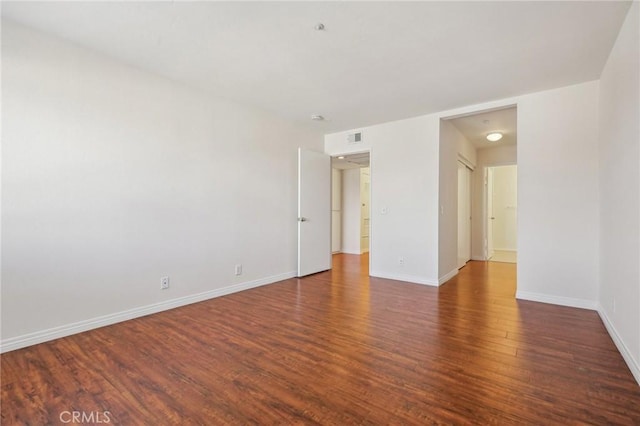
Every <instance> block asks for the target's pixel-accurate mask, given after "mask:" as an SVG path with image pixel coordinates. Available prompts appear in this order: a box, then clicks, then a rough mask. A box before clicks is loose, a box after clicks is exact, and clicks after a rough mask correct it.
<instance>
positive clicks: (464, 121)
mask: <svg viewBox="0 0 640 426" xmlns="http://www.w3.org/2000/svg"><path fill="white" fill-rule="evenodd" d="M450 122H451V123H452V124H453V125H454V126H456V128H457V129H458V130H460V133H462V134H463V135H464V136H465V137H466V138H467V140H468V141H469V142H471V143H472V144H473V145H474V146H475V147H476V149H483V148H491V147H495V146H502V145H515V144H516V142H517V140H518V134H517V122H518V120H517V109H516V107H511V108H504V109H499V110H493V111H488V112H482V113H479V114H472V115H466V116H464V117H458V118H454V119H451V120H450ZM492 132H500V133H502V135H503V136H502V139H500V140H499V141H497V142H489V141H488V140H487V134H489V133H492Z"/></svg>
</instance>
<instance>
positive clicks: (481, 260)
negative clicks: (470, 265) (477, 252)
mask: <svg viewBox="0 0 640 426" xmlns="http://www.w3.org/2000/svg"><path fill="white" fill-rule="evenodd" d="M471 260H479V261H480V262H484V261H486V260H487V259H486V258H485V257H484V256H471Z"/></svg>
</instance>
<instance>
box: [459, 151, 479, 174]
mask: <svg viewBox="0 0 640 426" xmlns="http://www.w3.org/2000/svg"><path fill="white" fill-rule="evenodd" d="M458 161H459V162H460V163H462V165H463V166H465V167H466V168H468V169H469V170H471V171H473V170H474V169H475V168H476V166H475V165H474V164H473V163H472V162H471V161H470V160H469V159H468V158H467V157H465V156H464V155H462V154H460V153H458Z"/></svg>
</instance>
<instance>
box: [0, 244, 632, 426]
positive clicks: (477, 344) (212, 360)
mask: <svg viewBox="0 0 640 426" xmlns="http://www.w3.org/2000/svg"><path fill="white" fill-rule="evenodd" d="M366 262H367V258H366V256H362V257H361V256H354V255H336V256H334V269H333V270H332V271H328V272H325V273H321V274H317V275H314V276H311V277H307V278H304V279H290V280H286V281H282V282H279V283H276V284H272V285H269V286H264V287H260V288H257V289H253V290H248V291H244V292H241V293H236V294H233V295H229V296H226V297H221V298H217V299H213V300H210V301H206V302H202V303H197V304H194V305H190V306H186V307H182V308H178V309H174V310H172V311H167V312H163V313H160V314H156V315H151V316H147V317H144V318H139V319H136V320H132V321H127V322H124V323H120V324H116V325H113V326H109V327H104V328H101V329H97V330H93V331H90V332H86V333H82V334H78V335H74V336H70V337H67V338H63V339H59V340H55V341H52V342H48V343H44V344H40V345H36V346H32V347H29V348H25V349H21V350H16V351H13V352H9V353H6V354H3V355H2V356H1V357H0V362H1V363H2V365H1V369H2V376H1V378H2V383H1V386H2V393H1V404H2V406H1V420H2V424H3V425H14V424H29V425H43V424H65V423H63V422H65V421H67V420H70V419H72V418H71V417H70V416H71V415H72V413H73V412H74V411H75V412H78V413H84V415H85V418H84V419H85V420H91V421H93V423H94V424H99V423H100V422H99V421H97V420H100V421H101V422H102V423H106V421H107V419H108V421H109V423H111V424H124V425H152V424H153V425H165V424H166V425H172V424H176V425H177V424H180V425H187V424H201V425H245V424H258V425H272V424H286V425H289V424H305V425H306V424H321V425H348V424H364V425H378V424H460V425H464V424H480V425H489V424H506V425H508V424H535V425H548V424H559V425H566V424H597V425H605V424H627V425H632V424H635V425H638V424H640V386H638V384H637V383H636V382H635V381H634V379H633V377H632V375H631V373H630V372H629V370H628V368H627V366H626V365H625V363H624V361H623V359H622V357H621V356H620V354H619V353H618V352H617V350H616V348H615V346H614V344H613V342H612V341H611V339H610V337H609V336H608V334H607V332H606V331H605V328H604V326H603V324H602V322H601V321H600V319H599V317H598V315H597V313H595V312H592V311H587V310H581V309H573V308H565V307H558V306H552V305H546V304H540V303H534V302H523V301H516V300H515V298H514V293H515V268H516V266H515V265H513V264H508V263H494V262H470V263H469V264H468V265H467V266H465V267H464V268H463V269H462V270H461V273H460V274H459V275H458V276H457V277H455V278H454V279H452V280H451V281H450V282H448V283H447V284H445V285H443V286H442V287H440V288H433V287H428V286H422V285H416V284H408V283H401V282H397V281H392V280H385V279H378V278H369V277H367V275H366V268H367V265H366ZM105 412H107V413H106V414H105ZM91 413H93V414H91ZM96 413H98V414H96ZM61 414H62V416H63V417H62V418H61V417H60V416H61ZM78 415H80V414H78ZM90 415H93V417H91V418H90V417H88V416H90ZM99 415H102V417H100V416H99ZM105 416H106V417H105ZM78 418H79V419H80V420H82V418H80V417H78ZM91 421H86V422H85V424H86V423H91ZM66 424H72V423H70V422H69V423H66Z"/></svg>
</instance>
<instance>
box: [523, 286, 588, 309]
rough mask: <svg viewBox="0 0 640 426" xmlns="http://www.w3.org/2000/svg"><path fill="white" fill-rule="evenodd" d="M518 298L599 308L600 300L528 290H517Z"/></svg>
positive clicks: (585, 307)
mask: <svg viewBox="0 0 640 426" xmlns="http://www.w3.org/2000/svg"><path fill="white" fill-rule="evenodd" d="M516 299H521V300H530V301H532V302H542V303H551V304H552V305H560V306H570V307H572V308H582V309H590V310H592V311H595V310H597V308H598V302H596V301H595V300H587V299H574V298H572V297H563V296H554V295H550V294H542V293H531V292H528V291H520V290H518V291H516Z"/></svg>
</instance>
